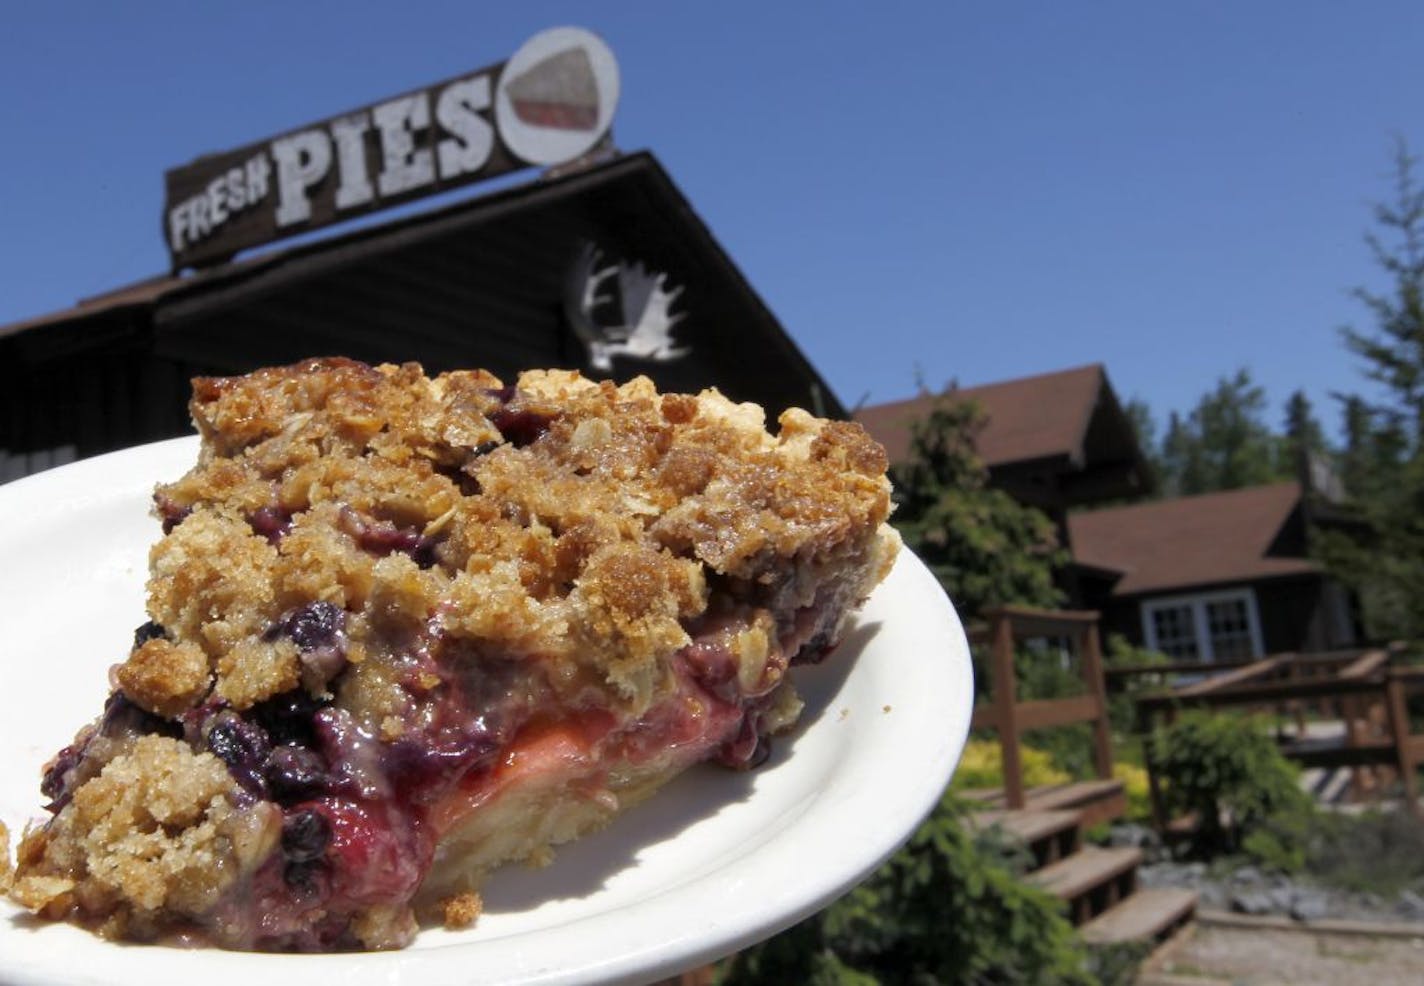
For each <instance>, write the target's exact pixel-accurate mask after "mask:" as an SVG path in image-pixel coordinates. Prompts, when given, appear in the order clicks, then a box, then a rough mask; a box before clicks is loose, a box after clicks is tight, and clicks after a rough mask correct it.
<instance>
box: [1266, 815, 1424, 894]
mask: <svg viewBox="0 0 1424 986" xmlns="http://www.w3.org/2000/svg"><path fill="white" fill-rule="evenodd" d="M1242 850H1243V851H1244V852H1245V853H1246V855H1248V856H1250V857H1252V859H1253V860H1254V861H1255V862H1257V863H1259V864H1261V865H1263V866H1267V867H1270V868H1272V869H1277V870H1281V871H1283V872H1287V873H1308V874H1310V876H1311V878H1312V879H1314V880H1316V881H1317V882H1319V883H1324V884H1328V885H1330V886H1335V887H1341V888H1343V889H1345V890H1357V891H1369V892H1371V893H1376V894H1381V895H1383V896H1386V897H1392V896H1394V895H1396V894H1398V893H1399V892H1400V891H1402V890H1405V889H1408V888H1413V889H1415V890H1418V889H1420V888H1424V822H1421V821H1420V820H1419V819H1418V818H1417V817H1415V816H1414V814H1413V813H1411V812H1409V811H1404V810H1400V811H1373V812H1367V813H1365V814H1362V815H1344V814H1335V813H1328V812H1313V813H1291V814H1284V813H1282V814H1277V815H1275V816H1273V817H1272V818H1270V819H1268V820H1267V821H1266V822H1265V823H1264V824H1263V825H1261V826H1260V827H1259V828H1257V829H1256V830H1255V831H1254V832H1252V833H1251V834H1250V835H1249V836H1247V837H1246V839H1245V840H1243V842H1242Z"/></svg>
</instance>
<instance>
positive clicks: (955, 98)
mask: <svg viewBox="0 0 1424 986" xmlns="http://www.w3.org/2000/svg"><path fill="white" fill-rule="evenodd" d="M557 24H577V25H580V26H584V27H588V28H590V29H592V30H594V31H596V32H597V33H599V34H601V35H602V36H603V37H604V39H605V40H606V41H607V42H608V43H609V45H610V46H611V48H612V49H613V51H614V53H615V54H616V55H617V57H618V60H619V63H620V66H621V69H622V74H623V100H622V103H621V105H620V108H619V111H618V114H617V117H616V118H615V122H614V132H615V137H616V139H617V141H618V143H619V145H620V146H621V147H623V148H625V149H644V148H646V149H650V150H652V151H653V152H654V153H655V154H656V155H657V156H658V157H659V158H660V159H661V160H662V162H663V163H664V165H665V166H666V167H667V168H668V170H669V172H670V173H671V174H672V176H673V179H674V180H675V181H676V182H677V183H678V184H679V186H680V187H681V188H682V189H683V191H684V192H685V193H686V194H687V196H688V197H689V199H690V200H691V201H692V203H693V205H694V207H695V208H696V209H697V210H698V211H699V213H700V214H701V215H702V217H703V218H704V219H705V220H706V222H707V223H708V224H709V226H710V227H711V228H712V230H713V232H714V233H715V234H716V235H717V236H718V238H719V239H720V240H721V242H722V243H723V245H724V246H725V247H726V248H727V250H728V251H729V252H730V253H731V255H732V256H733V257H734V258H735V260H736V261H737V262H738V264H739V265H740V266H741V267H742V269H743V271H744V272H745V273H746V275H747V277H748V278H749V279H750V281H751V282H752V284H753V285H754V286H755V287H756V288H757V290H758V291H759V292H760V293H761V294H762V296H763V298H764V299H765V300H766V301H767V303H768V304H769V305H770V306H771V308H772V309H773V311H775V312H776V313H777V315H778V316H779V317H780V319H781V321H782V323H783V324H784V325H785V326H786V328H787V330H788V331H789V332H790V333H791V334H792V336H793V337H794V338H795V339H796V340H797V342H798V343H799V344H800V345H801V347H802V348H803V349H804V350H805V352H806V354H807V355H808V356H809V357H810V359H811V360H812V361H813V362H814V363H815V364H816V365H817V366H818V367H819V368H820V370H821V371H822V373H823V374H824V375H825V376H826V377H827V379H828V380H829V381H830V383H831V385H832V386H833V387H834V388H835V389H836V391H837V393H838V394H839V395H840V397H841V399H842V400H843V401H845V402H846V403H848V404H854V403H856V402H857V401H860V400H861V399H862V398H865V399H868V400H869V401H871V402H878V401H883V400H891V399H895V398H899V397H904V396H909V395H910V394H912V393H913V392H914V390H915V386H916V380H917V379H923V380H924V381H925V382H926V383H928V384H930V385H932V386H938V385H939V384H942V383H945V382H947V381H949V380H952V379H956V380H958V381H959V382H960V383H963V384H975V383H984V382H989V381H993V380H999V379H1004V378H1008V377H1014V376H1021V375H1025V374H1030V373H1037V372H1043V371H1048V370H1054V369H1060V368H1064V367H1068V366H1074V365H1079V364H1082V363H1088V362H1096V361H1101V362H1104V363H1106V364H1107V367H1108V372H1109V375H1110V377H1111V379H1112V381H1113V383H1114V385H1115V387H1116V388H1117V390H1118V392H1119V394H1120V395H1121V396H1123V397H1124V398H1127V397H1133V396H1136V397H1140V398H1143V399H1145V400H1147V401H1148V402H1149V404H1150V405H1151V406H1152V408H1153V410H1154V412H1155V413H1156V416H1157V417H1158V419H1159V421H1163V420H1165V418H1166V415H1167V413H1168V412H1169V411H1171V410H1179V411H1185V410H1187V409H1189V408H1190V406H1191V405H1192V404H1193V403H1194V402H1195V400H1196V398H1197V397H1198V396H1200V395H1201V394H1202V393H1203V392H1204V391H1205V390H1207V389H1208V388H1209V387H1211V386H1212V385H1213V383H1214V382H1215V381H1216V379H1217V378H1218V377H1221V376H1223V375H1225V374H1227V373H1230V372H1232V371H1234V370H1235V369H1237V368H1238V367H1246V368H1248V369H1249V370H1251V372H1252V373H1253V374H1254V376H1255V377H1256V379H1257V380H1258V381H1259V382H1261V383H1262V384H1264V385H1265V387H1266V388H1267V391H1268V394H1269V396H1270V399H1271V402H1272V408H1271V412H1270V414H1271V420H1272V423H1276V422H1278V420H1279V418H1280V416H1281V413H1282V412H1281V406H1282V405H1283V403H1284V401H1285V398H1286V397H1287V396H1288V395H1289V393H1290V392H1291V391H1292V390H1294V389H1295V388H1297V387H1301V388H1304V389H1305V391H1306V393H1307V394H1308V395H1309V396H1310V397H1311V399H1312V400H1313V401H1314V403H1315V404H1316V408H1317V411H1318V412H1319V413H1320V414H1321V416H1322V417H1323V418H1324V419H1325V420H1326V423H1327V425H1329V426H1331V428H1332V430H1333V429H1334V426H1335V423H1336V418H1337V413H1336V410H1335V408H1334V406H1333V404H1332V402H1331V401H1330V398H1329V397H1328V394H1329V393H1330V392H1332V391H1340V390H1357V389H1364V387H1365V383H1364V380H1363V377H1362V375H1361V373H1360V368H1359V366H1358V364H1357V363H1355V362H1354V361H1353V360H1352V359H1351V358H1350V357H1349V356H1348V354H1346V352H1345V351H1344V349H1343V347H1342V346H1341V345H1340V343H1339V338H1338V329H1339V327H1340V326H1342V325H1344V324H1347V323H1354V324H1357V325H1361V326H1366V327H1367V326H1368V325H1369V322H1368V319H1367V316H1366V313H1365V311H1364V309H1363V308H1362V307H1361V306H1360V304H1359V303H1358V302H1357V301H1355V300H1354V299H1353V298H1352V297H1351V296H1350V289H1351V288H1353V287H1356V286H1359V285H1366V286H1379V285H1380V275H1379V273H1378V272H1377V270H1376V269H1375V267H1374V265H1373V264H1372V262H1371V260H1370V256H1369V253H1368V250H1367V249H1366V247H1365V245H1364V242H1363V234H1364V233H1365V232H1366V231H1367V229H1368V228H1369V225H1370V209H1371V205H1372V203H1373V202H1375V201H1377V200H1379V199H1381V198H1383V197H1385V196H1386V195H1387V193H1388V190H1389V185H1388V177H1389V170H1390V160H1391V154H1392V141H1393V140H1394V139H1395V138H1396V137H1402V138H1404V139H1405V140H1407V141H1409V142H1410V143H1411V144H1412V146H1413V147H1414V148H1415V149H1416V150H1419V151H1421V152H1424V115H1422V114H1424V59H1421V58H1420V57H1419V52H1420V50H1421V41H1424V4H1419V3H1417V2H1416V3H1391V2H1371V3H1367V4H1345V3H1325V2H1311V0H1297V2H1253V3H1249V4H1241V3H1227V2H1214V3H1208V2H1194V3H1171V4H1169V3H1149V4H1144V3H1140V2H1137V3H1121V2H1099V3H1091V4H1090V3H1048V2H1043V3H1033V4H1025V3H958V2H949V3H937V4H920V5H908V4H876V5H872V4H869V3H865V4H817V5H812V4H790V3H785V4H767V3H764V2H763V3H744V2H739V0H724V2H720V3H717V4H701V5H696V6H694V5H682V4H672V3H642V2H626V3H616V4H614V3H610V4H604V5H600V6H595V5H589V4H567V3H547V2H537V0H524V2H520V3H502V4H493V3H472V2H465V3H430V4H422V3H411V4H401V5H397V4H391V3H386V4H366V3H361V2H350V3H340V4H324V3H307V4H278V3H264V2H248V3H243V4H240V5H218V4H192V3H188V4H178V3H145V4H99V3H95V4H92V5H82V4H74V3H64V2H55V3H49V4H25V5H19V4H16V5H13V6H11V8H10V9H9V10H7V12H6V16H5V20H4V28H3V30H0V135H3V136H0V147H3V152H0V225H2V226H3V230H4V233H5V235H4V236H3V238H0V323H5V322H10V321H13V320H15V319H19V318H23V317H26V316H30V315H36V314H40V313H43V312H46V311H50V310H53V309H56V308H61V307H64V306H67V305H69V304H71V303H72V302H73V301H74V300H75V299H77V298H79V297H81V296H85V295H89V294H94V293H97V292H100V291H103V290H106V289H109V288H112V287H116V286H118V285H120V284H123V283H127V282H129V281H133V280H137V279H140V278H143V277H146V276H149V275H152V274H156V273H159V272H161V271H162V270H163V269H164V267H165V265H166V255H165V253H164V250H163V242H162V239H161V236H160V232H159V213H160V207H161V200H162V176H163V171H164V169H165V168H168V167H172V166H174V165H178V164H182V163H185V162H187V161H188V160H190V159H192V158H193V157H196V156H197V155H199V154H201V153H205V152H208V151H215V150H222V149H226V148H230V147H236V146H239V145H241V144H243V143H246V142H249V141H251V140H255V139H260V138H262V137H265V136H269V135H271V134H274V133H276V132H279V131H281V130H283V129H287V128H290V127H293V126H297V125H300V124H303V123H307V122H310V121H314V120H317V119H320V118H323V117H326V116H330V115H332V114H334V113H337V112H340V111H342V110H345V109H348V108H352V107H355V106H359V105H362V104H365V103H368V102H371V101H374V100H377V99H380V98H381V97H384V96H388V95H393V94H395V93H397V92H400V91H403V90H407V89H411V88H415V87H418V86H421V85H424V84H426V83H429V82H434V81H436V80H438V79H442V78H445V77H448V76H452V75H455V74H458V73H461V72H464V71H466V70H468V69H472V68H476V67H479V66H483V65H486V64H490V63H492V62H496V61H500V60H502V59H503V58H505V57H507V56H508V55H509V54H510V53H512V52H513V51H514V50H515V48H517V47H518V45H519V44H520V43H521V42H522V41H523V40H524V39H525V38H527V37H528V36H529V35H531V34H533V33H534V32H536V31H538V30H540V29H542V28H545V27H549V26H553V25H557Z"/></svg>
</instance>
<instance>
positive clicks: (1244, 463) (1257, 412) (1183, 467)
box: [1162, 369, 1282, 496]
mask: <svg viewBox="0 0 1424 986" xmlns="http://www.w3.org/2000/svg"><path fill="white" fill-rule="evenodd" d="M1265 414H1266V392H1265V390H1263V389H1262V388H1261V387H1260V386H1259V385H1258V384H1256V383H1255V382H1254V381H1253V380H1252V379H1251V373H1250V371H1249V370H1246V369H1241V370H1237V371H1236V373H1235V374H1234V375H1233V376H1229V377H1222V378H1221V379H1220V380H1218V381H1217V382H1216V386H1215V388H1213V389H1212V390H1209V391H1207V393H1205V394H1203V395H1202V397H1201V399H1200V400H1198V401H1197V405H1196V407H1195V408H1193V409H1192V413H1191V414H1190V415H1189V416H1188V417H1187V419H1186V420H1185V421H1183V420H1182V419H1181V418H1180V417H1179V416H1178V415H1177V414H1176V412H1173V413H1172V415H1171V416H1170V417H1169V418H1168V421H1167V432H1166V434H1165V435H1164V436H1163V438H1162V480H1163V482H1162V486H1163V492H1164V493H1165V494H1166V495H1168V496H1190V495H1192V494H1194V493H1211V492H1215V491H1217V490H1234V489H1238V488H1240V487H1243V486H1257V485H1259V484H1261V483H1268V482H1270V481H1271V480H1273V479H1277V478H1279V477H1280V476H1281V475H1282V470H1281V469H1280V464H1279V461H1278V460H1279V458H1280V456H1279V453H1278V446H1279V441H1278V439H1277V437H1276V436H1275V435H1273V434H1272V433H1271V429H1270V427H1269V426H1268V425H1267V424H1266V420H1265Z"/></svg>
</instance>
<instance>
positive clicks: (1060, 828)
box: [969, 808, 1082, 867]
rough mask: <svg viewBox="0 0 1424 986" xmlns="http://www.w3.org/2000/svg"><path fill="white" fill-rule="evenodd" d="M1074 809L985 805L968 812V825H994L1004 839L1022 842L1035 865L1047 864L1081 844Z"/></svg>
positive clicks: (1076, 849)
mask: <svg viewBox="0 0 1424 986" xmlns="http://www.w3.org/2000/svg"><path fill="white" fill-rule="evenodd" d="M1081 821H1082V815H1081V813H1079V812H1076V811H1009V810H1007V809H1003V808H987V809H984V810H982V811H975V812H972V813H971V814H970V816H969V825H970V827H972V828H974V829H976V830H984V829H988V828H991V827H993V826H998V827H999V828H1000V829H1001V830H1002V831H1003V832H1004V833H1005V834H1006V835H1007V836H1008V838H1010V839H1012V840H1014V841H1016V842H1021V843H1023V844H1024V845H1025V846H1026V847H1027V848H1028V850H1029V851H1030V852H1031V853H1033V857H1034V863H1035V866H1036V867H1041V866H1047V865H1048V864H1050V863H1054V862H1057V861H1058V860H1060V859H1062V858H1063V857H1064V856H1069V855H1071V854H1073V853H1075V852H1077V851H1078V847H1079V845H1080V844H1081V843H1082V830H1081V827H1080V824H1079V823H1080V822H1081Z"/></svg>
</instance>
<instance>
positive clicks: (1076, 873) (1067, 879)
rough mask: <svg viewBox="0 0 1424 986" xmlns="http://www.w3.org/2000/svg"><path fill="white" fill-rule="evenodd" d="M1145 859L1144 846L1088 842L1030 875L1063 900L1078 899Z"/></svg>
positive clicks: (1031, 878) (1038, 883) (1127, 872)
mask: <svg viewBox="0 0 1424 986" xmlns="http://www.w3.org/2000/svg"><path fill="white" fill-rule="evenodd" d="M1141 862H1142V850H1140V849H1134V848H1131V847H1122V848H1118V849H1102V848H1099V847H1098V846H1085V847H1084V848H1082V849H1081V850H1079V851H1078V852H1075V853H1074V854H1073V855H1071V856H1067V857H1065V858H1063V859H1060V860H1059V861H1058V862H1056V863H1054V864H1053V865H1052V866H1045V867H1044V868H1043V869H1041V870H1036V871H1034V872H1033V873H1030V874H1029V875H1028V877H1027V879H1028V881H1029V882H1030V883H1032V884H1034V885H1035V886H1037V887H1040V888H1041V889H1043V890H1047V891H1048V892H1049V893H1051V894H1053V895H1054V896H1055V897H1058V898H1059V899H1060V900H1074V899H1076V898H1078V897H1081V896H1083V895H1084V894H1086V893H1088V892H1089V891H1091V890H1094V889H1096V888H1097V887H1101V886H1103V885H1104V884H1106V883H1110V882H1112V881H1113V880H1115V879H1117V878H1118V877H1120V876H1122V875H1124V874H1130V873H1132V872H1133V871H1134V870H1136V869H1137V865H1138V864H1139V863H1141Z"/></svg>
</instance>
